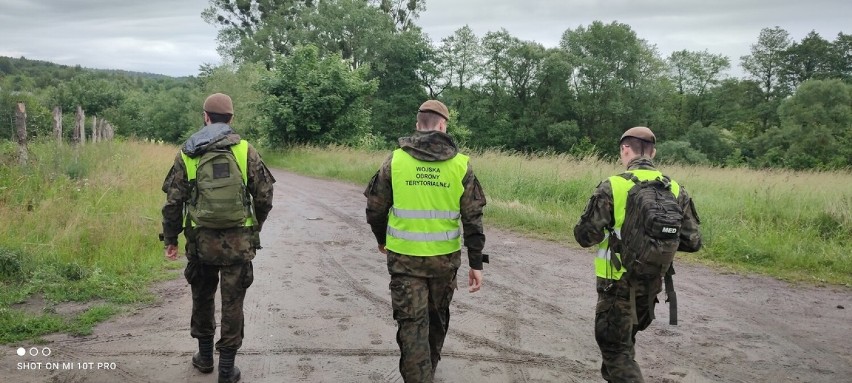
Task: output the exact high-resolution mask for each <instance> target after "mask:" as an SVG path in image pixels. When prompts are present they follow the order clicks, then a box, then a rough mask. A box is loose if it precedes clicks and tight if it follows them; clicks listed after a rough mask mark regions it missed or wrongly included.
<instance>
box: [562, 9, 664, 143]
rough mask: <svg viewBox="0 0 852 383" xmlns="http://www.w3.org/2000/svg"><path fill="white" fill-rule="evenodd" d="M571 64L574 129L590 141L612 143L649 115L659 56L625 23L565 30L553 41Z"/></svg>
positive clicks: (602, 24) (658, 70) (595, 23)
mask: <svg viewBox="0 0 852 383" xmlns="http://www.w3.org/2000/svg"><path fill="white" fill-rule="evenodd" d="M559 46H560V48H561V49H563V50H564V51H565V52H566V53H567V54H568V57H569V60H570V63H571V64H572V66H573V67H574V73H573V77H572V88H573V89H572V90H573V91H574V93H575V94H576V97H577V114H578V124H579V126H580V131H581V132H582V133H583V134H585V135H588V136H589V137H590V138H591V139H592V142H593V143H595V144H597V143H601V142H612V141H613V140H616V139H617V138H618V136H619V135H620V134H621V132H623V131H624V129H625V128H626V127H627V126H632V125H635V124H641V123H643V122H647V121H648V120H649V119H650V117H651V116H650V113H651V111H652V110H653V109H652V108H650V106H649V105H653V104H654V102H656V101H657V100H650V102H649V100H648V95H649V94H652V95H655V92H649V90H655V89H654V87H655V86H656V83H657V81H658V80H659V78H660V77H662V67H663V66H662V64H661V60H660V59H659V58H658V57H657V55H656V51H655V48H654V47H653V46H651V45H648V44H647V43H646V42H645V41H643V40H641V39H639V38H638V37H637V36H636V33H635V32H633V30H632V29H631V28H630V26H628V25H626V24H620V23H617V22H613V23H611V24H604V23H602V22H600V21H595V22H593V23H592V24H591V25H589V26H588V27H583V26H580V27H578V28H576V29H574V30H571V29H568V30H566V31H565V33H564V34H563V35H562V40H561V41H560V43H559Z"/></svg>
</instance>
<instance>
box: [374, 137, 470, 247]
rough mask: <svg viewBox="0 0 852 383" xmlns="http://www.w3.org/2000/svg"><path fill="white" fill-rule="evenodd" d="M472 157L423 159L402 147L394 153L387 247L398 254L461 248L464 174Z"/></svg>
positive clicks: (461, 155)
mask: <svg viewBox="0 0 852 383" xmlns="http://www.w3.org/2000/svg"><path fill="white" fill-rule="evenodd" d="M468 159H469V158H468V157H467V156H465V155H463V154H456V156H455V157H453V158H451V159H449V160H446V161H436V162H428V161H421V160H418V159H416V158H414V157H412V156H411V155H410V154H408V153H406V152H405V151H404V150H402V149H397V150H395V151H394V152H393V159H392V160H391V186H392V187H393V206H392V207H391V209H390V211H389V212H388V227H387V236H386V243H385V247H386V248H387V249H388V250H391V251H393V252H395V253H397V254H404V255H412V256H423V257H428V256H435V255H444V254H450V253H453V252H455V251H458V250H460V249H461V244H462V241H461V233H462V231H461V226H460V224H459V219H460V218H461V214H460V209H461V203H460V201H461V196H462V194H463V193H464V185H462V179H463V178H464V175H465V174H466V173H467V163H468Z"/></svg>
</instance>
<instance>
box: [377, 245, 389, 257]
mask: <svg viewBox="0 0 852 383" xmlns="http://www.w3.org/2000/svg"><path fill="white" fill-rule="evenodd" d="M379 252H380V253H382V254H385V255H387V254H388V249H385V245H379Z"/></svg>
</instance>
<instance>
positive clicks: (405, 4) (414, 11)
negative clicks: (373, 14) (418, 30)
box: [370, 0, 426, 32]
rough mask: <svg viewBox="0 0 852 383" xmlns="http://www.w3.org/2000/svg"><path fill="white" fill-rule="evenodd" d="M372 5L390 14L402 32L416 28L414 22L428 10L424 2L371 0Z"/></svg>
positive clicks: (412, 0)
mask: <svg viewBox="0 0 852 383" xmlns="http://www.w3.org/2000/svg"><path fill="white" fill-rule="evenodd" d="M370 3H371V4H373V5H375V6H378V8H379V9H380V10H382V12H384V13H386V14H388V16H390V17H391V19H392V20H393V22H394V25H396V28H397V30H398V31H401V32H403V31H408V30H410V29H412V28H414V27H415V25H414V20H416V19H417V17H419V16H420V12H422V11H424V10H425V9H426V4H425V1H424V0H370Z"/></svg>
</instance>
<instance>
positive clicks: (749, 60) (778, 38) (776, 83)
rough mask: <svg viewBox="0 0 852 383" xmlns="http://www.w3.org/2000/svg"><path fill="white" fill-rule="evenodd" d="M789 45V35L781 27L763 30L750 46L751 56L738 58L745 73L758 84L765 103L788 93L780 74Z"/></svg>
mask: <svg viewBox="0 0 852 383" xmlns="http://www.w3.org/2000/svg"><path fill="white" fill-rule="evenodd" d="M790 43H791V40H790V34H789V33H787V31H786V30H784V29H781V27H774V28H763V29H762V30H761V31H760V36H759V37H758V38H757V43H756V44H752V46H751V55H749V56H743V57H741V58H740V59H741V60H742V66H743V69H745V71H746V73H748V74H749V75H750V76H751V77H752V78H754V79H755V80H757V81H758V82H759V83H760V86H761V89H763V94H764V97H765V99H766V100H767V101H769V100H772V99H777V98H780V97H783V96H785V95H786V94H787V93H788V92H787V91H788V89H786V88H784V84H783V83H782V81H781V80H782V78H781V73H782V70H783V68H784V63H785V61H786V53H787V49H788V48H789V47H790Z"/></svg>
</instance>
